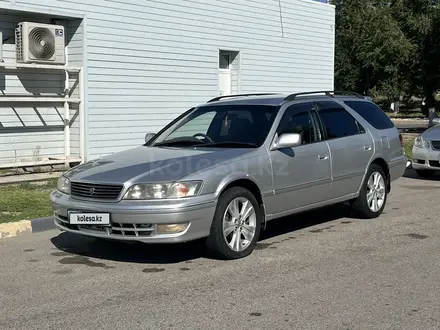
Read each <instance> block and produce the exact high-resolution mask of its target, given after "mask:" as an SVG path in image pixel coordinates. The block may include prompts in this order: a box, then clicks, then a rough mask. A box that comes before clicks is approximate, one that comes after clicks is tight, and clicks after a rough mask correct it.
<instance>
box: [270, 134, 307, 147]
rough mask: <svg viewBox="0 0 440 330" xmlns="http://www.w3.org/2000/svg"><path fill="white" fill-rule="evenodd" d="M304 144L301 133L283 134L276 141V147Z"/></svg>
mask: <svg viewBox="0 0 440 330" xmlns="http://www.w3.org/2000/svg"><path fill="white" fill-rule="evenodd" d="M301 144H302V139H301V134H296V133H287V134H281V135H280V137H279V138H278V141H277V143H276V149H284V148H293V147H297V146H300V145H301Z"/></svg>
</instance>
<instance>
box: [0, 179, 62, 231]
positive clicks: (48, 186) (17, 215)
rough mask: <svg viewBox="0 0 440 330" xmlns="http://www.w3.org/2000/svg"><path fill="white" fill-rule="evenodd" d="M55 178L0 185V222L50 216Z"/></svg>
mask: <svg viewBox="0 0 440 330" xmlns="http://www.w3.org/2000/svg"><path fill="white" fill-rule="evenodd" d="M56 182H57V180H55V179H52V180H49V181H47V182H43V183H41V182H39V183H21V184H15V185H5V186H0V223H4V222H12V221H19V220H29V219H35V218H41V217H46V216H50V215H51V214H52V207H51V204H50V199H49V195H50V193H51V191H53V190H55V188H56Z"/></svg>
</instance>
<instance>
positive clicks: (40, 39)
mask: <svg viewBox="0 0 440 330" xmlns="http://www.w3.org/2000/svg"><path fill="white" fill-rule="evenodd" d="M64 47H65V40H64V27H63V26H62V25H52V24H41V23H32V22H21V23H19V24H18V25H17V28H16V29H15V49H16V58H17V62H20V63H40V64H54V65H55V64H65V63H66V55H65V48H64Z"/></svg>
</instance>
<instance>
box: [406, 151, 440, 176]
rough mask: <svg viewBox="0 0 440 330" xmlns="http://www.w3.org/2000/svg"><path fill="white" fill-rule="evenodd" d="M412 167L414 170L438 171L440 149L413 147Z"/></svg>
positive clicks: (439, 168)
mask: <svg viewBox="0 0 440 330" xmlns="http://www.w3.org/2000/svg"><path fill="white" fill-rule="evenodd" d="M412 153H413V159H412V164H411V165H412V167H413V168H414V169H416V170H435V171H440V150H433V149H428V148H418V147H416V146H414V147H413V150H412Z"/></svg>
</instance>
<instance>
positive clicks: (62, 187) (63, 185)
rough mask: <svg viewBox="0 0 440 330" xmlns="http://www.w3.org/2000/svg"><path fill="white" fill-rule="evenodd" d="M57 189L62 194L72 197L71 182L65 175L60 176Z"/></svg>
mask: <svg viewBox="0 0 440 330" xmlns="http://www.w3.org/2000/svg"><path fill="white" fill-rule="evenodd" d="M57 189H58V190H59V191H61V192H62V193H65V194H68V195H70V180H69V179H68V178H66V177H65V176H64V175H62V176H60V178H59V179H58V183H57Z"/></svg>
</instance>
